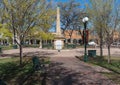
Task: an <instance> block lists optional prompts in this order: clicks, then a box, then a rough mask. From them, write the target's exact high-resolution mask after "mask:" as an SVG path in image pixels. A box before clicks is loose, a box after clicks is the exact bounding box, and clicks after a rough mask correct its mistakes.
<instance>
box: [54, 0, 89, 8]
mask: <svg viewBox="0 0 120 85" xmlns="http://www.w3.org/2000/svg"><path fill="white" fill-rule="evenodd" d="M54 1H55V2H69V1H70V0H54ZM75 1H76V2H79V3H80V4H81V6H82V7H84V5H85V3H88V2H89V0H75Z"/></svg>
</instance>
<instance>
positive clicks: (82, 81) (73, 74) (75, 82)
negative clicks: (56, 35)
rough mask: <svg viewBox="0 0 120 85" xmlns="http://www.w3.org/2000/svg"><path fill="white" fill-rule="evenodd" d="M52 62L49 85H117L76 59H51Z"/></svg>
mask: <svg viewBox="0 0 120 85" xmlns="http://www.w3.org/2000/svg"><path fill="white" fill-rule="evenodd" d="M51 61H52V65H51V68H50V72H49V73H50V74H48V81H49V83H48V85H116V84H114V83H113V82H112V81H111V80H109V79H108V78H107V77H105V76H103V75H102V74H101V73H99V72H98V71H97V70H96V69H94V67H93V66H91V65H88V64H86V63H84V62H82V61H79V60H78V59H76V58H74V57H63V58H61V57H51ZM102 70H105V69H102Z"/></svg>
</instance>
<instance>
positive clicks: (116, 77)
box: [88, 56, 120, 84]
mask: <svg viewBox="0 0 120 85" xmlns="http://www.w3.org/2000/svg"><path fill="white" fill-rule="evenodd" d="M88 63H91V64H93V65H99V66H101V67H104V68H107V69H108V70H110V71H112V73H103V74H105V75H106V76H107V77H109V78H110V79H112V80H113V81H115V82H116V83H119V84H120V60H119V59H114V58H112V60H111V63H110V64H108V63H107V60H106V57H104V58H103V57H100V56H97V57H95V58H89V61H88Z"/></svg>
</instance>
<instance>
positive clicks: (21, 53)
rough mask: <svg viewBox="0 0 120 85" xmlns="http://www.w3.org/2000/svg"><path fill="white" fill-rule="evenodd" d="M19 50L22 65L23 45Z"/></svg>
mask: <svg viewBox="0 0 120 85" xmlns="http://www.w3.org/2000/svg"><path fill="white" fill-rule="evenodd" d="M19 51H20V65H22V59H23V51H22V45H19Z"/></svg>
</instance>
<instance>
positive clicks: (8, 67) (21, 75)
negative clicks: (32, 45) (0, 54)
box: [0, 57, 41, 85]
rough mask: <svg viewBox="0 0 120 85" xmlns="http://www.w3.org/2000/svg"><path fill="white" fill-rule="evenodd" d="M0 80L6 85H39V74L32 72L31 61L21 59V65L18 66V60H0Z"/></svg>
mask: <svg viewBox="0 0 120 85" xmlns="http://www.w3.org/2000/svg"><path fill="white" fill-rule="evenodd" d="M0 79H2V80H3V81H5V82H6V83H7V84H8V85H9V84H10V85H40V83H41V77H40V72H39V71H38V72H34V70H33V64H32V59H31V58H30V57H26V58H24V59H23V65H22V66H20V65H19V58H15V57H14V58H4V59H0Z"/></svg>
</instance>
